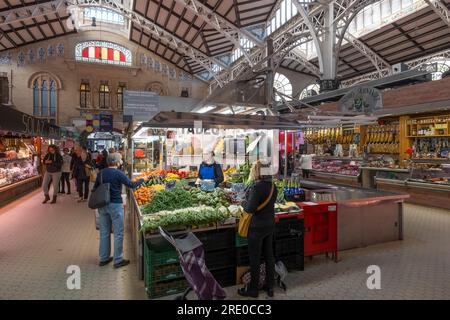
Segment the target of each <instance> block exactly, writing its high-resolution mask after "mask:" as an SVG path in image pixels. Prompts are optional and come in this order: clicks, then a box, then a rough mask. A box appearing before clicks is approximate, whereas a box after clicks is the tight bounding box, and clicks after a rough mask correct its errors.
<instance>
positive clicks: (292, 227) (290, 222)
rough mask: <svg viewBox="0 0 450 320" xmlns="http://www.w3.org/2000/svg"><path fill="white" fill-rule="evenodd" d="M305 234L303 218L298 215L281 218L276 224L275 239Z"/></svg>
mask: <svg viewBox="0 0 450 320" xmlns="http://www.w3.org/2000/svg"><path fill="white" fill-rule="evenodd" d="M303 234H304V226H303V219H298V218H297V217H293V218H286V219H280V221H279V222H278V223H277V224H276V225H275V234H274V237H275V239H281V238H298V237H300V236H303Z"/></svg>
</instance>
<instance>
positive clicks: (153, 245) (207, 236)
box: [144, 227, 236, 299]
mask: <svg viewBox="0 0 450 320" xmlns="http://www.w3.org/2000/svg"><path fill="white" fill-rule="evenodd" d="M195 235H196V236H197V238H198V239H199V240H200V241H201V242H202V243H203V249H204V250H205V263H206V266H207V267H208V269H209V271H211V274H212V275H213V276H214V278H215V279H216V280H217V282H218V283H219V284H220V285H221V286H222V287H227V286H231V285H234V284H235V280H236V254H235V239H234V236H235V228H234V227H232V228H222V229H213V230H207V231H197V232H195ZM144 261H145V265H144V281H145V287H146V290H147V295H148V297H149V298H151V299H154V298H158V297H163V296H167V295H172V294H176V293H180V292H183V291H184V290H185V289H186V288H187V287H188V285H189V284H188V283H187V282H186V280H185V278H184V275H183V271H182V269H181V266H180V263H179V257H178V253H177V251H176V250H175V248H174V247H173V246H172V245H171V244H170V243H169V242H168V241H166V240H165V239H164V238H163V237H154V238H151V239H147V240H146V242H145V248H144Z"/></svg>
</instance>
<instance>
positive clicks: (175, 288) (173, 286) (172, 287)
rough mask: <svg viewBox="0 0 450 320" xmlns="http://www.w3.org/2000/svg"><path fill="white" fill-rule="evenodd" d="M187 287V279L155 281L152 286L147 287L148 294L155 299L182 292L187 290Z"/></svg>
mask: <svg viewBox="0 0 450 320" xmlns="http://www.w3.org/2000/svg"><path fill="white" fill-rule="evenodd" d="M187 287H188V283H187V281H186V280H185V279H178V280H172V281H166V282H158V283H153V284H152V286H151V287H147V295H148V297H149V298H150V299H155V298H160V297H164V296H170V295H172V294H177V293H181V292H183V291H184V290H186V288H187Z"/></svg>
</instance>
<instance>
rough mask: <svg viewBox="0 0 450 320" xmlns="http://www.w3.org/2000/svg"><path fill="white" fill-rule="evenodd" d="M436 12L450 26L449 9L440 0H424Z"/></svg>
mask: <svg viewBox="0 0 450 320" xmlns="http://www.w3.org/2000/svg"><path fill="white" fill-rule="evenodd" d="M425 2H426V3H428V5H429V6H430V7H431V8H432V9H433V11H434V12H436V14H437V15H438V16H439V17H441V19H442V21H444V22H445V23H446V24H447V25H448V26H449V27H450V10H448V8H447V6H446V5H445V4H444V3H442V1H441V0H425Z"/></svg>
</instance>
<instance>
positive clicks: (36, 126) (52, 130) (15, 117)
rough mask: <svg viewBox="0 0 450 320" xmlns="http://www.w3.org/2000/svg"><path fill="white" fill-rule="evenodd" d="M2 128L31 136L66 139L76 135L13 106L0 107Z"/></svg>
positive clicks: (0, 124)
mask: <svg viewBox="0 0 450 320" xmlns="http://www.w3.org/2000/svg"><path fill="white" fill-rule="evenodd" d="M0 130H2V131H5V132H7V133H8V132H9V133H12V134H21V135H24V136H29V137H37V136H39V137H44V138H50V139H64V138H71V137H74V134H73V132H70V131H69V130H67V129H64V128H60V127H58V126H56V125H53V124H50V123H49V122H48V121H47V120H46V119H39V118H36V117H33V116H30V115H28V114H26V113H24V112H21V111H19V110H16V109H14V108H11V107H7V106H2V107H0Z"/></svg>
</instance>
